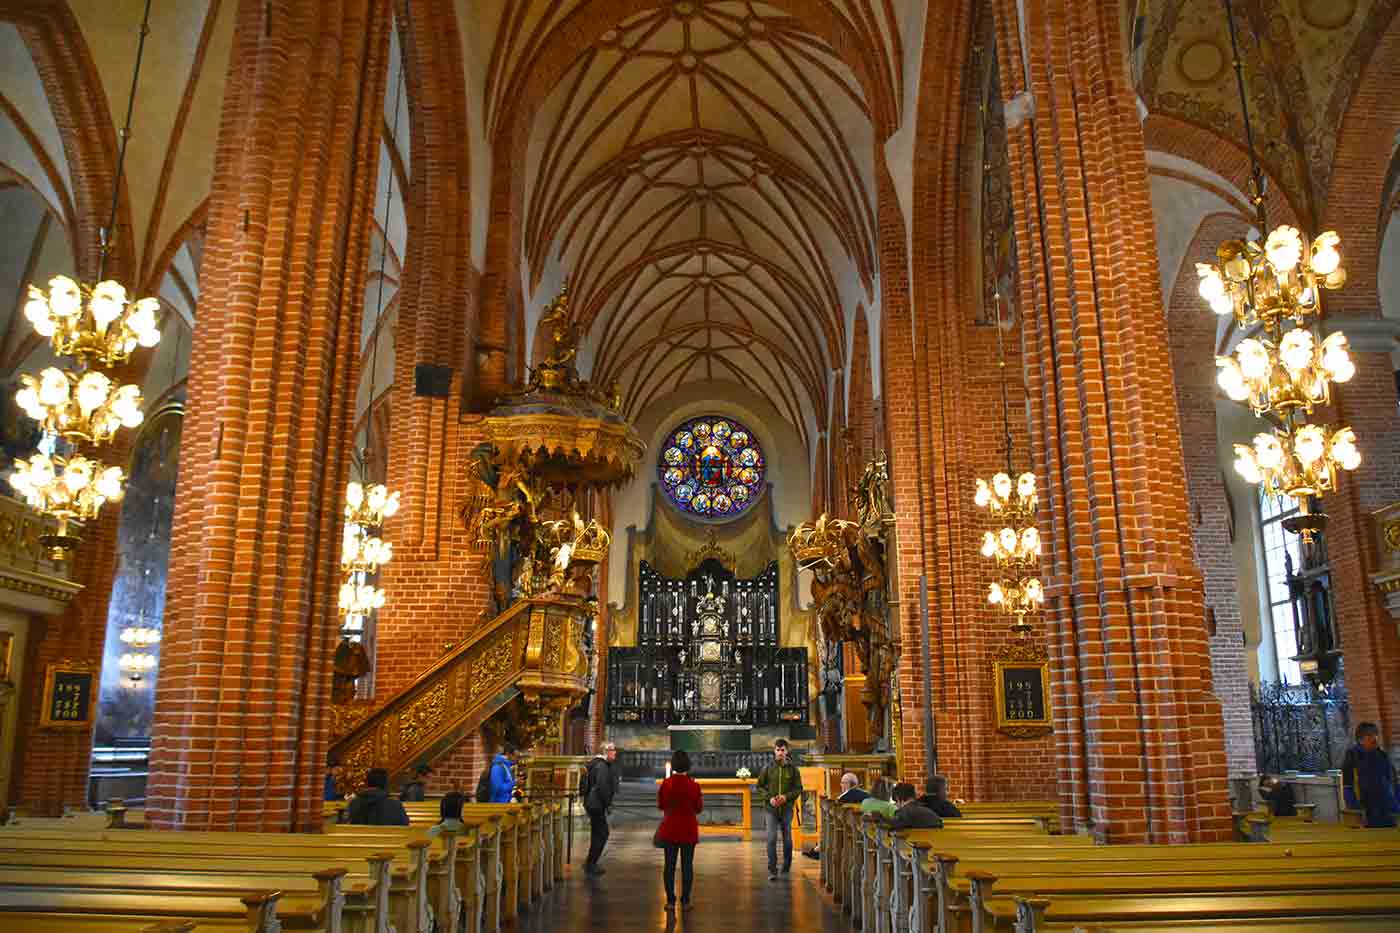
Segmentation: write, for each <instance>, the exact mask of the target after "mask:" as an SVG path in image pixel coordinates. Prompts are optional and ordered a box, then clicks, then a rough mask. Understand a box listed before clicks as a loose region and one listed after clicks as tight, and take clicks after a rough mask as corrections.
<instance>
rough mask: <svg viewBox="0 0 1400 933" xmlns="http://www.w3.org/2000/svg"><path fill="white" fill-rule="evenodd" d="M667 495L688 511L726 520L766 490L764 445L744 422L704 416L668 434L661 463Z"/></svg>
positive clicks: (698, 515) (697, 515)
mask: <svg viewBox="0 0 1400 933" xmlns="http://www.w3.org/2000/svg"><path fill="white" fill-rule="evenodd" d="M656 471H657V476H658V478H659V479H660V480H661V488H662V489H664V490H665V491H666V498H667V499H670V500H671V504H672V505H674V506H675V507H676V508H678V509H680V510H681V511H682V512H684V513H686V514H687V515H691V516H694V517H696V518H703V519H707V520H709V521H726V520H728V519H731V518H735V517H737V516H739V515H741V514H743V512H744V510H745V509H747V508H748V507H749V506H750V505H752V504H753V503H754V500H756V499H757V498H758V497H759V494H760V493H761V492H763V473H764V459H763V448H762V447H760V446H759V443H758V439H757V438H755V437H754V435H753V432H752V431H750V430H749V429H748V428H747V427H745V426H744V425H743V424H741V423H739V422H738V421H735V420H734V419H733V418H727V417H724V416H723V415H702V416H701V417H699V418H692V419H690V420H689V421H685V422H683V423H681V424H680V425H677V426H676V427H675V428H674V429H672V431H671V433H670V434H669V435H667V437H666V440H665V441H664V444H663V446H662V448H661V456H660V457H659V458H658V459H657V464H656Z"/></svg>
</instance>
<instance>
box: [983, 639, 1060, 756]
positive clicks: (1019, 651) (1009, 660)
mask: <svg viewBox="0 0 1400 933" xmlns="http://www.w3.org/2000/svg"><path fill="white" fill-rule="evenodd" d="M992 679H993V687H994V689H995V691H996V703H997V731H999V732H1002V733H1004V734H1006V735H1009V736H1012V737H1013V738H1018V739H1030V738H1035V737H1037V736H1041V735H1045V734H1046V733H1048V732H1050V731H1052V729H1053V726H1052V725H1051V722H1050V660H1049V658H1048V657H1047V656H1046V654H1045V649H1044V648H1042V647H1040V646H1039V645H1037V644H1034V643H1031V642H1028V641H1015V642H1012V643H1010V644H1008V645H1005V646H1004V647H1002V649H1001V650H1000V651H998V652H997V655H996V657H995V659H994V660H993V661H992Z"/></svg>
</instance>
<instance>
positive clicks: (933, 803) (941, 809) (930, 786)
mask: <svg viewBox="0 0 1400 933" xmlns="http://www.w3.org/2000/svg"><path fill="white" fill-rule="evenodd" d="M919 805H920V806H923V807H927V808H928V809H930V810H932V811H933V812H934V813H936V814H937V815H938V816H940V817H945V818H947V817H960V816H962V811H961V810H959V809H958V808H957V805H956V804H954V803H953V801H951V800H949V799H948V779H947V778H946V777H944V776H943V775H941V774H935V775H932V776H930V777H929V779H928V780H927V781H925V782H924V795H923V796H922V797H920V798H919Z"/></svg>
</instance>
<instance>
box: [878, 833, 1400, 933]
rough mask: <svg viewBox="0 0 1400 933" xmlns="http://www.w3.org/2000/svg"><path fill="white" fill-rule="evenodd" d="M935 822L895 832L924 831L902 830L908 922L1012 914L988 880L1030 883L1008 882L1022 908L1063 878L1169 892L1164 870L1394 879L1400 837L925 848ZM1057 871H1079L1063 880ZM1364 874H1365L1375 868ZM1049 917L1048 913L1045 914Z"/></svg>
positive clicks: (1295, 883)
mask: <svg viewBox="0 0 1400 933" xmlns="http://www.w3.org/2000/svg"><path fill="white" fill-rule="evenodd" d="M937 832H938V831H936V830H934V831H922V830H921V831H916V833H910V834H903V835H906V836H914V835H921V836H924V837H925V838H921V839H908V840H906V842H907V843H908V845H909V847H910V848H911V849H912V850H914V851H916V852H917V853H919V855H920V856H921V857H919V858H915V859H914V865H915V871H916V878H915V885H914V888H915V894H914V896H915V898H916V900H915V904H914V905H913V906H914V908H915V909H914V910H913V911H912V912H911V917H913V920H912V921H911V923H910V927H909V928H910V929H916V930H923V929H927V930H932V929H939V930H951V929H959V928H964V927H970V928H972V929H982V928H984V927H982V926H981V924H982V923H983V922H984V920H985V919H986V917H992V918H998V917H999V918H1001V919H1005V917H1006V916H1008V915H1014V914H1015V911H1016V909H1017V908H1016V904H1014V903H1010V902H1007V901H1006V900H1005V898H993V897H991V895H990V893H989V892H990V891H991V890H992V888H991V887H990V886H989V884H988V882H990V883H991V884H996V883H1000V884H1001V888H1000V889H999V890H1003V891H1005V890H1006V889H1007V888H1008V887H1010V886H1013V885H1020V886H1022V887H1024V888H1029V889H1033V890H1032V891H1031V892H1029V893H1028V892H1027V891H1026V890H1019V891H1013V892H1011V893H1013V894H1014V895H1016V896H1017V897H1018V898H1019V900H1024V901H1026V902H1027V906H1025V907H1024V909H1025V910H1029V909H1030V908H1029V906H1028V905H1029V901H1030V900H1033V899H1035V898H1038V897H1043V896H1045V891H1043V890H1042V888H1044V889H1047V890H1048V889H1050V888H1053V886H1054V885H1056V884H1060V883H1062V882H1064V883H1071V884H1079V885H1081V886H1082V890H1081V889H1075V890H1074V891H1073V892H1071V893H1074V894H1077V895H1081V897H1080V898H1079V900H1080V901H1083V900H1085V899H1086V897H1085V896H1083V895H1085V894H1086V892H1087V891H1090V890H1092V891H1093V892H1094V893H1095V894H1098V895H1108V894H1109V893H1110V892H1112V891H1113V890H1114V889H1115V888H1116V887H1118V886H1121V885H1124V884H1128V885H1130V886H1134V885H1135V886H1136V888H1140V889H1141V891H1137V890H1133V891H1129V892H1128V893H1130V894H1138V893H1144V892H1156V893H1171V891H1170V890H1169V889H1165V888H1162V885H1163V884H1164V883H1165V882H1166V881H1170V880H1171V879H1173V878H1174V879H1176V880H1178V881H1181V880H1182V879H1189V881H1186V882H1183V883H1186V884H1188V885H1191V884H1194V885H1196V886H1198V887H1201V888H1203V889H1206V890H1214V891H1215V892H1217V893H1237V892H1227V891H1224V887H1225V886H1226V885H1229V884H1231V883H1236V884H1240V883H1241V882H1240V879H1249V880H1248V881H1247V882H1244V883H1243V885H1244V886H1245V887H1248V888H1249V889H1250V890H1259V889H1261V886H1262V885H1265V884H1269V883H1272V882H1269V881H1267V880H1266V881H1262V882H1261V881H1260V879H1261V878H1264V879H1275V881H1277V879H1284V881H1283V882H1282V884H1283V888H1282V889H1283V890H1292V889H1293V888H1297V887H1300V886H1302V885H1304V884H1306V883H1307V882H1308V881H1309V880H1310V879H1311V880H1312V881H1318V880H1322V879H1325V878H1327V877H1331V876H1333V875H1334V874H1335V873H1338V872H1343V873H1346V877H1347V878H1349V879H1352V880H1358V879H1359V880H1361V881H1366V880H1367V879H1366V877H1365V876H1363V875H1357V874H1355V872H1356V871H1358V870H1360V871H1362V872H1365V871H1371V872H1373V875H1374V872H1375V871H1376V870H1377V869H1376V868H1374V867H1373V866H1383V868H1382V869H1380V870H1381V871H1383V872H1388V873H1389V874H1390V876H1392V877H1394V878H1396V879H1397V883H1400V847H1397V846H1395V845H1391V844H1385V845H1381V846H1377V847H1375V848H1371V847H1364V848H1361V849H1359V848H1358V846H1357V845H1355V844H1352V845H1335V844H1326V843H1324V844H1321V845H1317V846H1311V847H1310V846H1301V845H1300V846H1283V845H1274V846H1270V845H1267V844H1263V845H1260V844H1239V843H1209V844H1202V845H1191V846H1153V845H1122V846H1066V847H1064V848H1062V849H1060V850H1058V851H1050V850H1047V849H1045V848H1034V849H1028V848H1026V847H1025V846H1018V845H1011V846H1004V847H1000V848H989V847H985V846H979V845H978V844H976V843H975V842H973V843H970V844H964V845H963V846H962V847H961V848H960V849H958V850H957V851H949V848H950V847H948V846H946V845H940V847H939V848H940V851H937V852H934V851H932V848H931V846H932V843H931V842H930V841H929V840H928V839H927V836H928V835H931V834H935V833H937ZM1062 838H1063V837H1062ZM1069 838H1073V837H1069ZM1066 841H1068V839H1066ZM940 842H941V841H940ZM1359 852H1362V853H1364V856H1365V857H1364V860H1363V861H1362V862H1358V858H1357V857H1358V853H1359ZM921 866H931V870H930V868H929V867H925V868H924V869H923V874H924V876H925V877H928V876H932V887H933V889H934V890H933V892H932V894H928V893H927V892H924V894H925V896H926V897H927V899H928V900H927V904H926V905H925V903H924V901H922V900H920V899H919V898H920V887H921V882H922V879H921V878H920V877H919V872H920V870H921ZM1309 872H1311V875H1309V874H1308V873H1309ZM1009 879H1010V880H1009ZM1065 879H1079V880H1078V881H1070V882H1065V881H1064V880H1065ZM1164 879H1165V880H1164ZM1370 880H1372V881H1374V880H1375V879H1374V876H1373V877H1372V878H1371V879H1370ZM1290 885H1291V886H1292V887H1289V886H1290ZM1058 893H1060V894H1063V893H1064V892H1063V891H1061V892H1058ZM1177 893H1181V892H1180V891H1178V892H1177ZM1019 900H1018V902H1017V903H1019ZM1056 902H1058V900H1056ZM984 914H985V916H984ZM1051 919H1052V921H1053V920H1057V918H1056V917H1054V916H1052V917H1051ZM1020 922H1021V923H1022V924H1023V925H1024V924H1026V923H1030V922H1032V921H1031V920H1029V919H1026V918H1025V917H1023V918H1021V921H1020Z"/></svg>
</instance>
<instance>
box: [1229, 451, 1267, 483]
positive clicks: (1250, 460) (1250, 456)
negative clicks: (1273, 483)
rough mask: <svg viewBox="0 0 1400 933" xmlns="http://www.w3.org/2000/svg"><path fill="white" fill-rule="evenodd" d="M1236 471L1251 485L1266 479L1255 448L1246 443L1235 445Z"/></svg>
mask: <svg viewBox="0 0 1400 933" xmlns="http://www.w3.org/2000/svg"><path fill="white" fill-rule="evenodd" d="M1235 472H1236V473H1238V474H1240V478H1241V479H1243V480H1244V481H1245V482H1246V483H1249V484H1251V485H1256V484H1258V483H1261V482H1263V481H1264V474H1263V473H1261V472H1260V470H1259V460H1258V458H1256V457H1255V456H1254V449H1253V448H1252V447H1249V446H1248V445H1245V444H1236V445H1235Z"/></svg>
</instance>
